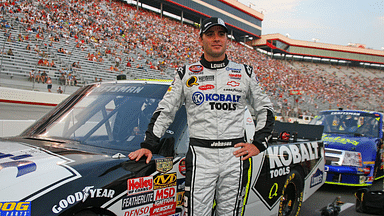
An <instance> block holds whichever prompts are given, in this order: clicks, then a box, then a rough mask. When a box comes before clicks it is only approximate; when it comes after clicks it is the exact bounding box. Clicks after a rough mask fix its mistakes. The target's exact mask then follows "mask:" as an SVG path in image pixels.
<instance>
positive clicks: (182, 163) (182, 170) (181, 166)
mask: <svg viewBox="0 0 384 216" xmlns="http://www.w3.org/2000/svg"><path fill="white" fill-rule="evenodd" d="M179 172H180V174H181V175H183V176H185V173H186V172H187V169H186V167H185V158H183V159H181V160H180V162H179Z"/></svg>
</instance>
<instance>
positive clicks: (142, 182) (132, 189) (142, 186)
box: [127, 176, 153, 195]
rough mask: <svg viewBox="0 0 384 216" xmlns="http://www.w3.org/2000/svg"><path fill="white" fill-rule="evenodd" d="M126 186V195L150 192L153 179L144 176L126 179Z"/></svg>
mask: <svg viewBox="0 0 384 216" xmlns="http://www.w3.org/2000/svg"><path fill="white" fill-rule="evenodd" d="M127 186H128V195H133V194H139V193H144V192H149V191H152V190H153V177H152V176H146V177H140V178H133V179H128V181H127Z"/></svg>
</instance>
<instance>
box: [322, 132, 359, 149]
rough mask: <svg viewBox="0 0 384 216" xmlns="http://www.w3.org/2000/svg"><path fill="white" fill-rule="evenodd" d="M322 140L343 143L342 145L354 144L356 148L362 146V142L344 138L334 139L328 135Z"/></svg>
mask: <svg viewBox="0 0 384 216" xmlns="http://www.w3.org/2000/svg"><path fill="white" fill-rule="evenodd" d="M322 140H323V141H328V142H335V143H342V144H352V145H354V146H357V145H359V144H360V142H358V141H356V140H350V139H346V138H342V137H332V136H328V135H327V134H324V135H323V137H322Z"/></svg>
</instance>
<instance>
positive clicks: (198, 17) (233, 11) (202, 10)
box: [126, 0, 264, 42]
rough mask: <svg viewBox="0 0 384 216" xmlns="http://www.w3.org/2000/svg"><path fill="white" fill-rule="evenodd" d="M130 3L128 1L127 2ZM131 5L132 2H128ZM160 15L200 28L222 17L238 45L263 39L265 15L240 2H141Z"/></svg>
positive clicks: (207, 0)
mask: <svg viewBox="0 0 384 216" xmlns="http://www.w3.org/2000/svg"><path fill="white" fill-rule="evenodd" d="M126 1H127V0H126ZM127 2H128V1H127ZM138 2H139V5H140V4H144V5H148V6H151V7H153V8H156V9H158V10H159V11H160V13H161V15H163V12H168V13H170V14H173V15H176V16H178V17H182V18H183V19H182V20H184V19H187V20H189V21H192V22H194V23H196V24H201V23H202V21H203V20H204V19H207V18H210V17H220V18H222V19H223V20H224V21H225V23H226V24H227V27H228V30H229V33H230V34H231V35H232V36H233V37H234V38H235V40H236V41H243V42H247V41H250V40H252V39H255V38H260V35H261V30H262V27H261V26H262V25H261V24H262V21H263V19H264V14H262V13H260V12H258V11H256V10H254V9H252V8H251V7H247V6H246V5H244V4H242V3H240V2H238V1H237V0H204V1H203V0H138Z"/></svg>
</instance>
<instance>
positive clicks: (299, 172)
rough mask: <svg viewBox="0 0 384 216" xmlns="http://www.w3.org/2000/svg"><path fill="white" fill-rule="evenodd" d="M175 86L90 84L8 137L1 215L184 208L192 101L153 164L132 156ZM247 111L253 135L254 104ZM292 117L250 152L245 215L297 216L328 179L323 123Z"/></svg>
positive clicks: (130, 214) (2, 149) (0, 159)
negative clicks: (264, 147) (264, 144)
mask: <svg viewBox="0 0 384 216" xmlns="http://www.w3.org/2000/svg"><path fill="white" fill-rule="evenodd" d="M169 85H170V82H160V81H126V80H120V81H116V82H104V83H93V84H89V85H86V86H84V87H82V88H80V89H79V90H78V91H77V92H75V93H73V94H72V95H71V96H69V97H68V98H66V99H65V100H64V101H63V102H61V103H60V104H59V105H57V106H56V107H55V108H53V109H52V110H51V111H50V112H49V113H47V114H46V115H45V116H43V117H42V118H41V119H39V120H38V121H36V122H35V123H34V124H33V125H31V126H30V127H29V128H27V129H26V130H25V131H23V132H22V133H21V134H20V135H19V136H15V137H7V138H1V139H0V215H1V216H3V215H7V216H8V215H9V216H10V215H13V216H15V215H17V216H20V215H23V216H24V215H25V216H27V215H33V216H49V215H53V216H67V215H75V216H84V215H107V216H112V215H119V216H123V215H124V216H137V215H184V212H183V207H182V204H183V195H184V181H185V155H186V153H187V149H188V142H189V140H188V125H187V120H186V112H185V108H184V107H182V108H181V109H180V110H179V111H178V113H177V115H176V118H175V121H174V122H173V123H172V125H171V126H170V127H169V128H168V130H167V131H166V133H165V135H164V136H163V137H162V138H161V141H160V143H161V145H160V147H159V148H158V149H157V150H156V152H154V157H153V158H152V160H151V162H150V163H149V164H146V163H145V158H142V159H141V160H140V161H138V162H135V161H131V160H130V159H129V158H128V157H127V155H128V154H129V153H130V152H132V151H135V150H137V149H138V148H140V142H142V141H143V139H144V132H145V131H146V129H147V126H148V123H149V121H150V118H151V116H152V114H153V112H154V110H155V109H156V107H157V104H158V102H159V101H160V100H161V98H162V97H163V95H164V94H165V92H166V91H167V89H168V88H169ZM207 91H211V90H207ZM212 91H214V90H212ZM212 93H214V92H212ZM244 119H245V121H244V122H245V128H247V131H246V132H247V137H252V135H250V134H252V130H253V131H254V127H255V125H254V121H253V119H252V116H251V115H250V113H249V111H247V112H246V115H245V116H244ZM288 124H289V123H277V124H276V128H275V131H274V134H275V136H274V139H273V142H272V143H270V147H269V148H268V149H267V150H266V151H264V152H263V153H261V154H259V155H258V156H256V157H253V158H251V159H250V160H251V167H250V170H249V171H248V173H249V176H248V187H247V193H246V197H244V201H245V202H244V206H243V214H244V215H249V216H250V215H254V212H258V215H296V214H297V213H298V212H299V210H300V208H301V204H302V202H303V201H305V200H306V199H307V198H308V197H309V196H311V195H312V194H313V193H314V192H315V191H316V190H317V189H318V188H320V187H321V185H322V184H323V183H324V181H325V179H326V176H325V172H324V148H323V143H322V142H321V141H320V140H321V134H322V129H323V126H315V125H311V126H306V125H300V124H294V126H292V125H288ZM302 127H304V128H302ZM308 127H311V128H308ZM248 128H250V129H248ZM302 131H304V132H302ZM308 131H309V132H308Z"/></svg>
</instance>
